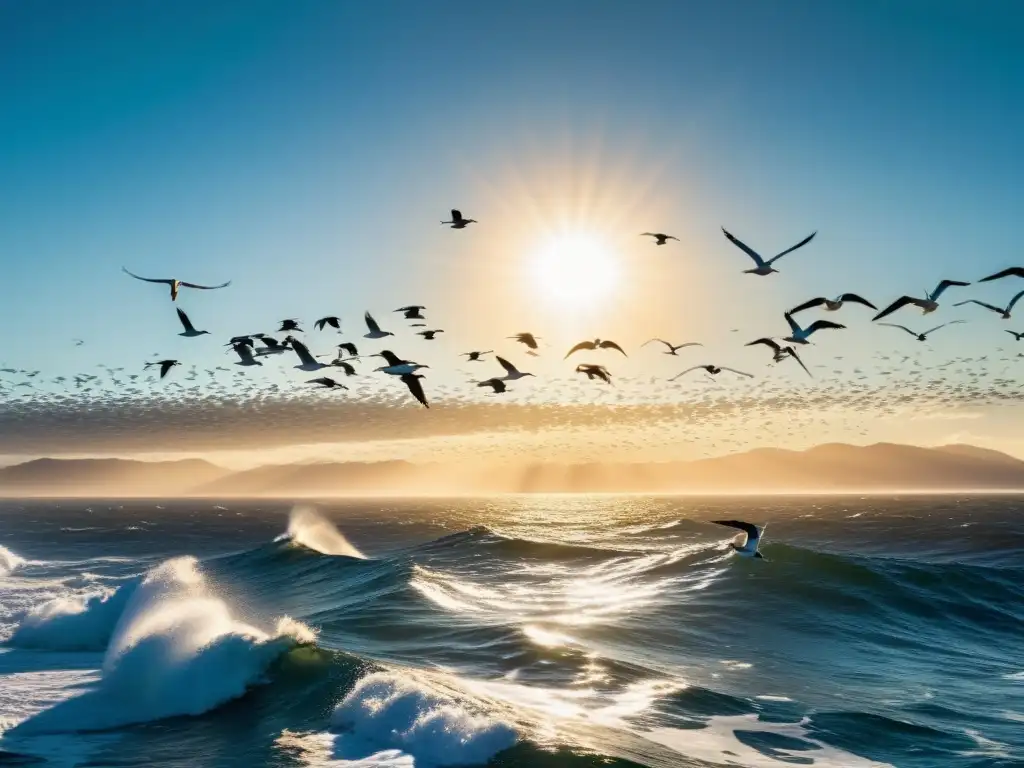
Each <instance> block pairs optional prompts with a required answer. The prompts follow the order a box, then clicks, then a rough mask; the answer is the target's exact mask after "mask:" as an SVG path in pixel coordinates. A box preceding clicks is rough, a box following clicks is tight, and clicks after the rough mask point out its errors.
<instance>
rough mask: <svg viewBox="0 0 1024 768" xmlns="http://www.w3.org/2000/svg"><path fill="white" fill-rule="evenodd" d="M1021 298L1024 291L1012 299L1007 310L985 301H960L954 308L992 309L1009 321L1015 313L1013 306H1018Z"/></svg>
mask: <svg viewBox="0 0 1024 768" xmlns="http://www.w3.org/2000/svg"><path fill="white" fill-rule="evenodd" d="M1021 296H1024V291H1021V292H1020V293H1018V294H1017V295H1016V296H1014V297H1013V298H1012V299H1010V303H1009V304H1007V305H1006V309H1003V308H1002V307H996V306H993V305H992V304H986V303H985V302H984V301H978V300H977V299H968V300H967V301H960V302H957V303H956V304H954V305H953V306H954V307H962V306H963V305H964V304H977V305H978V306H979V307H984V308H985V309H991V310H992V311H993V312H995V313H996V314H998V315H1000V316H1001V317H1002V318H1003V320H1009V319H1010V312H1012V311H1013V305H1014V304H1016V303H1017V302H1018V301H1019V300H1020V297H1021Z"/></svg>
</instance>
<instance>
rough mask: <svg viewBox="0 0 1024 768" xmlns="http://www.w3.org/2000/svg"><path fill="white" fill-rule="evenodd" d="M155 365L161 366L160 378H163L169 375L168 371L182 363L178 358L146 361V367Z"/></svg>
mask: <svg viewBox="0 0 1024 768" xmlns="http://www.w3.org/2000/svg"><path fill="white" fill-rule="evenodd" d="M154 365H159V366H160V378H161V379H162V378H163V377H164V376H166V375H167V372H168V371H169V370H171V368H173V367H174V366H176V365H181V363H179V362H178V361H177V360H157V361H156V362H154V363H146V368H152V367H153V366H154Z"/></svg>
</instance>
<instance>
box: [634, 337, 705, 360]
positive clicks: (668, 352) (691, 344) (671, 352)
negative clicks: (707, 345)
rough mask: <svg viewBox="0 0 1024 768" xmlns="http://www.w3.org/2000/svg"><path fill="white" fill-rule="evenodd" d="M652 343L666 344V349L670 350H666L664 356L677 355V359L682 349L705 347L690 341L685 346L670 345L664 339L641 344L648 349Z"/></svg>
mask: <svg viewBox="0 0 1024 768" xmlns="http://www.w3.org/2000/svg"><path fill="white" fill-rule="evenodd" d="M652 341H659V342H661V343H662V344H664V345H665V346H666V347H668V349H666V350H665V351H664V352H662V354H663V355H675V356H676V357H678V356H679V355H677V354H676V353H677V352H678V351H679V350H680V349H684V348H685V347H703V346H704V345H703V344H701V343H700V342H699V341H688V342H686V343H685V344H669V343H668V342H667V341H665V340H664V339H649V340H647V341H645V342H644V343H643V344H641V345H640V346H641V347H646V346H647V345H648V344H650V343H651V342H652Z"/></svg>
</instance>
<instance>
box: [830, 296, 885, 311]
mask: <svg viewBox="0 0 1024 768" xmlns="http://www.w3.org/2000/svg"><path fill="white" fill-rule="evenodd" d="M839 300H840V301H848V302H853V303H854V304H863V305H864V306H865V307H871V308H872V309H878V307H876V306H875V305H874V304H872V303H871V302H870V301H868V300H867V299H865V298H864V297H863V296H858V295H857V294H856V293H844V294H843V295H842V296H840V297H839Z"/></svg>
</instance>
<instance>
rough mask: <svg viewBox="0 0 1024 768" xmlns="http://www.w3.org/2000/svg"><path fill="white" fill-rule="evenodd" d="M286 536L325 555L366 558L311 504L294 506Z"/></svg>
mask: <svg viewBox="0 0 1024 768" xmlns="http://www.w3.org/2000/svg"><path fill="white" fill-rule="evenodd" d="M286 538H288V539H291V540H292V541H294V542H295V543H296V544H301V545H302V546H304V547H308V548H309V549H312V550H313V551H315V552H319V553H320V554H323V555H344V556H346V557H358V558H361V559H365V558H366V556H365V555H364V554H363V553H362V552H360V551H359V550H358V549H356V548H355V547H354V546H352V544H350V543H349V540H348V539H346V538H345V537H344V536H343V535H342V533H341V531H339V530H338V529H337V528H335V527H334V525H333V524H332V523H331V522H330V521H329V520H327V519H326V518H325V517H323V516H322V515H321V514H320V513H319V512H317V511H316V508H314V507H311V506H305V505H300V506H296V507H292V512H291V515H289V517H288V533H287V534H286Z"/></svg>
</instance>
